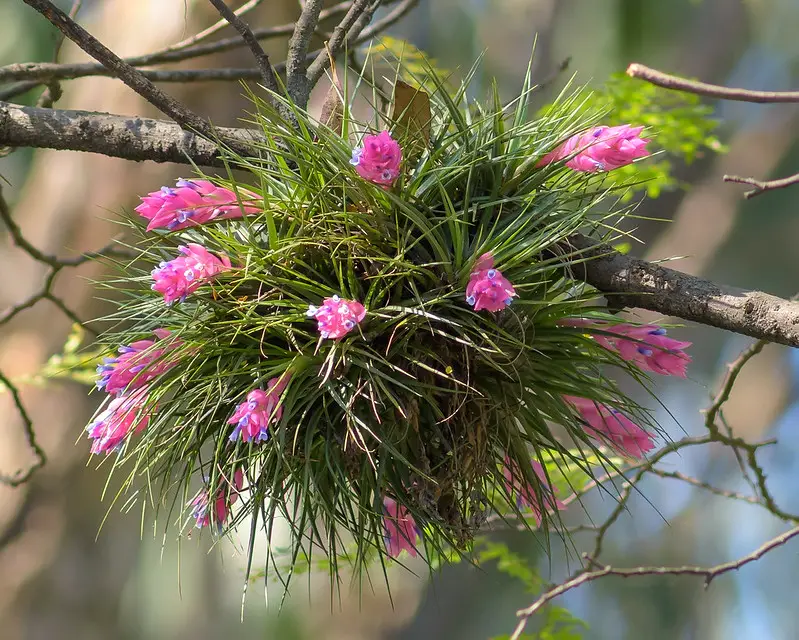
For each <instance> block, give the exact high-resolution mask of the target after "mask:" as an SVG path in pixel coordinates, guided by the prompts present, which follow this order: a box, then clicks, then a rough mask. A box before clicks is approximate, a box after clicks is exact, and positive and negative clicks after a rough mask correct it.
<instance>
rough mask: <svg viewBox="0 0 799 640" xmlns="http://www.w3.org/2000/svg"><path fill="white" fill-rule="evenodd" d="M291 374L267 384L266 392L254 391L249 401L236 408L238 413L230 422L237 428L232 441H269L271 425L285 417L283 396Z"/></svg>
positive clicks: (231, 436)
mask: <svg viewBox="0 0 799 640" xmlns="http://www.w3.org/2000/svg"><path fill="white" fill-rule="evenodd" d="M290 378H291V374H290V373H289V372H286V373H284V374H283V375H282V376H280V377H279V378H272V379H271V380H269V382H267V383H266V391H263V390H261V389H253V390H252V391H250V392H249V393H248V394H247V401H246V402H242V403H241V404H240V405H239V406H237V407H236V411H235V412H234V413H233V415H232V416H231V417H230V419H229V420H228V424H235V425H236V428H235V429H233V433H231V434H230V441H231V442H235V441H236V440H238V439H239V437H240V438H241V439H242V440H243V441H244V442H249V441H250V440H253V441H254V442H264V441H266V440H268V439H269V425H270V424H277V423H278V422H280V418H282V417H283V406H282V404H281V398H280V397H281V395H282V394H283V391H284V390H285V388H286V385H288V383H289V380H290Z"/></svg>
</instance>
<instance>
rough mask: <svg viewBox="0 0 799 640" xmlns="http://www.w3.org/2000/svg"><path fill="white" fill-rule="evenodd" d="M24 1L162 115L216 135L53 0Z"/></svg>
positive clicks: (187, 126) (204, 121)
mask: <svg viewBox="0 0 799 640" xmlns="http://www.w3.org/2000/svg"><path fill="white" fill-rule="evenodd" d="M23 2H24V3H25V4H27V5H28V6H30V7H32V8H33V9H35V10H36V11H38V12H39V13H40V14H42V16H44V17H45V18H47V20H48V21H49V22H50V23H51V24H52V25H53V26H54V27H56V28H57V29H58V30H59V31H61V33H63V34H64V35H65V36H66V37H67V38H69V39H70V40H72V42H74V43H75V44H76V45H78V46H79V47H80V48H81V49H83V50H84V51H85V52H86V53H88V54H89V55H90V56H92V57H93V58H94V59H95V60H97V61H98V62H101V63H102V64H103V66H105V67H106V68H107V69H108V70H109V71H111V72H112V73H113V75H115V76H116V77H117V78H119V79H120V80H122V82H124V83H125V84H126V85H128V86H129V87H130V88H131V89H133V90H134V91H135V92H136V93H138V94H139V95H140V96H142V97H143V98H144V99H145V100H147V102H149V103H150V104H152V105H153V106H154V107H156V108H157V109H158V110H159V111H161V112H162V113H163V114H165V115H167V116H169V117H170V118H172V119H173V120H174V121H175V122H177V123H179V124H180V125H181V127H183V128H185V129H193V130H195V131H198V132H200V133H203V134H205V135H208V136H211V135H213V129H212V128H211V126H210V124H209V123H208V122H207V121H206V120H205V119H204V118H201V117H200V116H198V115H197V114H196V113H194V112H193V111H191V110H190V109H189V108H187V107H186V106H185V105H183V104H181V103H180V102H178V101H177V100H175V99H174V98H173V97H172V96H170V95H168V94H167V93H164V92H163V91H161V90H160V89H159V88H158V87H156V86H155V85H154V84H153V83H152V82H151V81H150V80H148V79H147V78H145V77H144V76H143V75H142V74H141V73H140V72H139V71H138V70H137V69H135V68H134V67H132V66H131V65H129V64H128V63H127V62H125V61H124V60H123V59H122V58H120V57H119V56H118V55H117V54H115V53H114V52H113V51H111V50H110V49H109V48H108V47H106V46H105V45H104V44H103V43H102V42H100V41H99V40H98V39H97V38H95V37H94V36H93V35H92V34H90V33H89V32H88V31H86V29H84V28H83V27H81V26H80V25H79V24H78V23H76V22H75V21H74V20H73V19H72V18H70V17H69V16H68V15H67V14H66V13H64V12H63V11H61V9H59V8H58V7H56V6H55V5H54V4H53V3H52V2H49V1H48V0H23Z"/></svg>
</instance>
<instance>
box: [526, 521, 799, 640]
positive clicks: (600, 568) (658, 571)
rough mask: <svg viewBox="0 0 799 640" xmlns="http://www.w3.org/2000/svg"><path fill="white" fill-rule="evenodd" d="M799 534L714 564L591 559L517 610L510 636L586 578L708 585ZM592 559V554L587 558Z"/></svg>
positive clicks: (798, 532)
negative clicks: (699, 580) (681, 579)
mask: <svg viewBox="0 0 799 640" xmlns="http://www.w3.org/2000/svg"><path fill="white" fill-rule="evenodd" d="M797 535H799V527H794V528H793V529H789V530H788V531H786V532H785V533H783V534H782V535H779V536H777V537H775V538H772V539H771V540H769V541H768V542H766V543H765V544H763V545H762V546H760V547H758V548H757V549H755V550H754V551H753V552H752V553H750V554H749V555H746V556H744V557H742V558H739V559H738V560H733V561H731V562H725V563H724V564H720V565H716V566H715V567H691V566H685V567H635V568H633V569H614V568H613V567H611V566H610V565H603V564H600V563H597V562H591V564H592V565H593V566H594V567H595V569H594V570H593V571H586V572H584V573H580V574H578V575H575V576H574V577H572V578H571V579H569V580H567V581H566V582H564V583H562V584H559V585H557V586H556V587H553V588H552V589H549V590H547V591H545V592H544V593H543V594H542V595H541V596H540V597H539V598H538V600H536V601H535V602H534V603H533V604H531V605H530V606H529V607H527V608H526V609H521V610H520V611H518V612H517V614H516V615H517V616H519V618H521V619H520V620H519V624H518V625H517V627H516V629H515V630H514V632H513V633H512V634H511V636H510V640H518V639H519V638H521V635H522V632H523V631H524V628H525V626H526V624H527V620H528V619H529V618H530V617H531V616H532V615H533V614H535V613H536V612H537V611H539V610H540V609H541V608H542V607H544V606H545V605H546V604H548V603H549V602H551V601H552V600H554V599H555V598H557V597H559V596H561V595H563V594H564V593H566V592H568V591H571V590H572V589H575V588H577V587H579V586H581V585H583V584H586V583H587V582H592V581H594V580H596V579H598V578H602V577H604V576H620V577H622V578H631V577H635V576H662V575H673V576H701V577H704V578H705V581H704V585H705V588H707V587H708V586H710V583H711V582H712V581H713V580H714V579H715V578H716V577H718V576H720V575H722V574H724V573H728V572H730V571H737V570H738V569H740V568H741V567H743V566H745V565H747V564H749V563H751V562H755V561H756V560H759V559H760V558H762V557H763V556H764V555H766V554H767V553H769V552H770V551H773V550H774V549H776V548H777V547H780V546H782V545H784V544H785V543H786V542H788V541H789V540H791V539H792V538H795V537H796V536H797ZM588 560H589V562H590V558H589V559H588Z"/></svg>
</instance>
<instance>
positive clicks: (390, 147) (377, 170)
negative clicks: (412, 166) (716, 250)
mask: <svg viewBox="0 0 799 640" xmlns="http://www.w3.org/2000/svg"><path fill="white" fill-rule="evenodd" d="M350 164H352V165H354V166H355V171H357V172H358V175H359V176H361V177H362V178H363V179H364V180H368V181H369V182H374V183H375V184H379V185H380V186H382V187H384V188H387V187H389V186H391V185H392V184H394V181H395V180H396V179H397V178H398V177H399V168H400V164H402V149H401V148H400V146H399V143H398V142H397V141H396V140H394V139H393V138H392V137H391V134H390V133H389V132H388V131H381V132H380V133H378V134H377V135H368V136H364V138H363V146H361V147H357V148H356V149H354V150H353V152H352V159H351V160H350Z"/></svg>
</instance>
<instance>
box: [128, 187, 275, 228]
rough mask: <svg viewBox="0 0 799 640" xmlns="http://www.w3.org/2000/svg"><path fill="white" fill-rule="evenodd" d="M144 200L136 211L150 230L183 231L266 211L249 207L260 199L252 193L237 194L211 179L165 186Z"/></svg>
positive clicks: (245, 191)
mask: <svg viewBox="0 0 799 640" xmlns="http://www.w3.org/2000/svg"><path fill="white" fill-rule="evenodd" d="M141 200H142V203H141V204H140V205H139V206H138V207H136V208H135V211H136V212H138V213H139V215H141V216H142V217H143V218H146V219H147V220H148V223H147V231H152V230H153V229H168V230H170V231H179V230H180V229H185V228H187V227H191V226H194V225H199V224H204V223H206V222H211V221H212V220H217V219H219V220H229V219H233V218H241V217H242V216H244V215H254V214H257V213H260V212H261V210H262V209H261V206H260V205H258V206H255V205H254V204H249V203H252V202H254V201H258V200H260V198H259V197H258V195H257V194H255V193H253V192H252V191H247V190H246V189H239V194H238V195H236V193H235V192H234V191H231V190H230V189H225V188H224V187H217V186H216V185H214V184H213V183H211V182H208V180H183V179H180V180H178V181H177V185H176V186H175V187H174V188H172V187H161V190H160V191H153V192H152V193H149V194H147V195H146V196H144V197H143V198H142V199H141ZM239 201H241V205H240V204H239Z"/></svg>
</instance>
